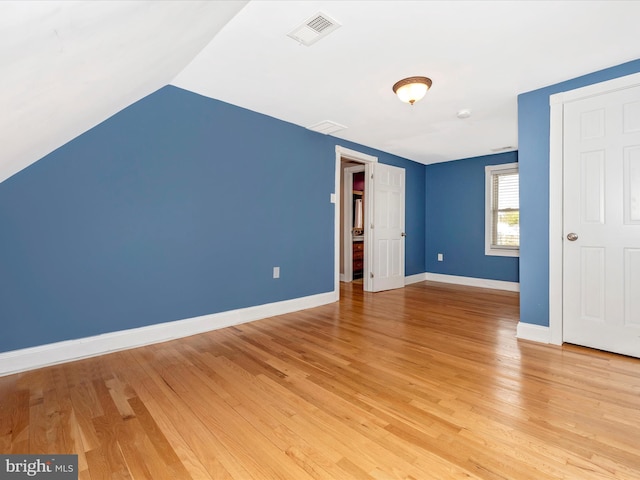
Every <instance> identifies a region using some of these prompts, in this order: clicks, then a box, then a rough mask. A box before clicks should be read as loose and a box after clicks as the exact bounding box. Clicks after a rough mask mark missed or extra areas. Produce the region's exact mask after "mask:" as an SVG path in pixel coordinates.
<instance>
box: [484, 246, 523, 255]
mask: <svg viewBox="0 0 640 480" xmlns="http://www.w3.org/2000/svg"><path fill="white" fill-rule="evenodd" d="M484 254H485V255H491V256H495V257H519V256H520V249H519V248H488V249H486V250H485V251H484Z"/></svg>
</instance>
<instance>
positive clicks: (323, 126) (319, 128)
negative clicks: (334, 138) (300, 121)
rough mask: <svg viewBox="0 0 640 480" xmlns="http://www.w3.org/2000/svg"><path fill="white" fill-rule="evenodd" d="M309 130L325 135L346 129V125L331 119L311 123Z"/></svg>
mask: <svg viewBox="0 0 640 480" xmlns="http://www.w3.org/2000/svg"><path fill="white" fill-rule="evenodd" d="M307 128H308V129H309V130H313V131H314V132H319V133H323V134H325V135H330V134H332V133H336V132H339V131H340V130H344V129H345V128H347V127H345V126H344V125H340V124H339V123H336V122H332V121H331V120H324V121H323V122H320V123H316V124H315V125H311V126H310V127H307Z"/></svg>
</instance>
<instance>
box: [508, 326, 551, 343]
mask: <svg viewBox="0 0 640 480" xmlns="http://www.w3.org/2000/svg"><path fill="white" fill-rule="evenodd" d="M516 338H519V339H521V340H531V341H532V342H538V343H552V342H551V330H550V329H549V327H544V326H542V325H534V324H532V323H523V322H518V327H517V329H516Z"/></svg>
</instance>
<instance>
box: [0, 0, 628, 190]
mask: <svg viewBox="0 0 640 480" xmlns="http://www.w3.org/2000/svg"><path fill="white" fill-rule="evenodd" d="M319 11H321V12H323V13H325V14H327V15H329V16H330V17H332V18H333V19H335V20H337V21H338V22H339V23H341V24H342V26H341V27H340V28H339V29H337V30H336V31H334V32H333V33H331V34H330V35H328V36H327V37H325V38H323V39H321V40H320V41H318V42H317V43H315V44H314V45H312V46H310V47H306V46H302V45H299V44H297V43H296V42H295V41H294V40H292V39H291V38H289V37H287V33H289V32H290V31H291V30H292V29H293V28H294V27H296V26H297V25H299V24H300V23H302V22H303V21H305V20H306V19H308V18H309V17H310V16H312V15H313V14H315V13H317V12H319ZM638 18H640V2H635V1H621V2H616V1H566V2H562V1H553V2H551V1H548V2H543V1H532V2H529V1H496V2H489V1H470V2H464V1H408V2H401V1H381V0H377V1H362V0H359V1H289V0H287V1H269V0H253V1H251V2H248V3H247V2H246V1H227V2H225V1H140V2H135V1H109V2H92V1H79V2H59V1H43V2H35V1H30V2H22V1H16V2H13V1H4V2H0V72H2V74H1V75H0V112H1V113H0V132H2V133H1V135H2V138H3V141H2V144H1V146H0V180H2V179H4V178H7V177H8V176H10V175H11V174H13V173H15V172H16V171H18V170H19V169H21V168H24V166H26V165H28V164H30V163H32V162H33V161H35V160H37V159H38V158H41V157H42V156H43V155H45V154H46V153H48V152H50V151H52V150H54V149H55V148H57V147H59V146H61V145H62V144H64V143H65V142H67V141H69V140H70V139H72V138H73V137H75V136H77V135H79V134H80V133H82V132H84V131H86V130H88V129H89V128H91V127H93V126H95V125H96V124H98V123H99V122H101V121H103V120H105V119H106V118H108V117H109V116H110V115H113V114H114V113H116V112H117V111H119V110H121V109H122V108H124V107H126V106H127V105H129V104H131V103H133V102H135V101H136V100H138V99H140V98H142V97H144V96H145V95H148V94H149V93H151V92H153V91H155V90H156V89H158V88H160V87H162V86H164V85H166V84H169V83H171V84H173V85H176V86H178V87H181V88H185V89H188V90H191V91H194V92H197V93H199V94H202V95H206V96H209V97H212V98H216V99H219V100H223V101H225V102H229V103H232V104H235V105H239V106H241V107H245V108H248V109H251V110H254V111H257V112H260V113H264V114H266V115H270V116H272V117H275V118H279V119H282V120H285V121H288V122H292V123H295V124H297V125H301V126H305V127H306V126H310V125H313V124H316V123H318V122H320V121H323V120H331V121H334V122H337V123H340V124H343V125H345V126H347V127H348V128H347V129H345V130H342V131H340V132H337V133H335V134H334V135H335V136H336V137H339V138H343V139H347V140H351V141H354V142H357V143H361V144H364V145H368V146H371V147H375V148H378V149H380V150H384V151H387V152H390V153H394V154H397V155H400V156H403V157H406V158H409V159H412V160H415V161H418V162H421V163H425V164H428V163H433V162H439V161H447V160H453V159H458V158H465V157H470V156H477V155H485V154H490V153H492V149H496V148H501V147H510V148H509V149H511V150H513V149H515V148H517V95H518V94H519V93H523V92H527V91H530V90H533V89H537V88H540V87H544V86H546V85H550V84H554V83H558V82H560V81H563V80H567V79H570V78H573V77H576V76H579V75H583V74H586V73H590V72H593V71H596V70H599V69H602V68H606V67H609V66H613V65H617V64H620V63H623V62H626V61H630V60H634V59H638V58H640V42H639V41H638V27H637V19H638ZM413 75H424V76H428V77H430V78H431V79H432V80H433V87H432V89H431V91H430V92H429V93H428V94H427V96H426V97H425V99H423V100H422V101H421V102H419V103H417V104H416V105H415V106H413V107H411V106H409V105H407V104H404V103H401V102H400V101H399V100H398V99H397V98H396V97H395V96H394V94H393V92H392V91H391V86H392V85H393V84H394V83H395V82H396V81H397V80H399V79H401V78H403V77H407V76H413ZM460 109H470V110H471V111H472V116H471V117H470V118H468V119H465V120H460V119H458V118H457V117H456V112H457V111H458V110H460Z"/></svg>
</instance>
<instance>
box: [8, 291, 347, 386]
mask: <svg viewBox="0 0 640 480" xmlns="http://www.w3.org/2000/svg"><path fill="white" fill-rule="evenodd" d="M338 298H339V295H338V292H328V293H321V294H318V295H311V296H308V297H301V298H295V299H292V300H285V301H282V302H275V303H268V304H265V305H258V306H255V307H248V308H242V309H238V310H230V311H228V312H220V313H213V314H210V315H203V316H200V317H194V318H188V319H185V320H177V321H175V322H166V323H158V324H155V325H149V326H147V327H140V328H132V329H130V330H122V331H118V332H111V333H105V334H103V335H96V336H93V337H86V338H80V339H77V340H67V341H64V342H57V343H51V344H47V345H40V346H37V347H30V348H23V349H20V350H13V351H10V352H4V353H0V376H4V375H10V374H13V373H18V372H24V371H25V370H31V369H34V368H41V367H47V366H50V365H56V364H58V363H64V362H70V361H73V360H80V359H82V358H88V357H95V356H97V355H102V354H105V353H111V352H117V351H119V350H126V349H129V348H135V347H141V346H144V345H150V344H152V343H160V342H166V341H168V340H173V339H176V338H181V337H188V336H190V335H195V334H198V333H203V332H208V331H211V330H217V329H219V328H224V327H230V326H232V325H239V324H241V323H246V322H251V321H254V320H260V319H262V318H267V317H273V316H276V315H283V314H285V313H291V312H295V311H298V310H305V309H307V308H313V307H319V306H320V305H326V304H328V303H333V302H336V301H338Z"/></svg>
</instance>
